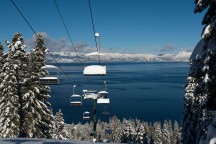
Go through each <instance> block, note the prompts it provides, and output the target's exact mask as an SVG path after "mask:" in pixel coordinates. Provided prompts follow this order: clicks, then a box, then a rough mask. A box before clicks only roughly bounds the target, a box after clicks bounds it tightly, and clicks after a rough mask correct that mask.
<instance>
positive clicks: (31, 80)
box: [0, 33, 54, 138]
mask: <svg viewBox="0 0 216 144" xmlns="http://www.w3.org/2000/svg"><path fill="white" fill-rule="evenodd" d="M6 44H7V47H8V48H9V53H8V55H6V56H7V57H6V59H5V61H4V65H3V69H2V73H1V75H0V79H1V85H0V91H1V96H0V105H1V106H3V108H2V109H1V110H0V118H1V119H0V121H1V122H2V123H1V125H2V126H1V128H0V133H1V136H2V137H17V136H19V137H39V138H51V137H52V135H53V133H52V132H53V126H54V116H53V114H52V111H51V110H50V109H49V103H47V101H46V100H47V98H49V97H50V96H49V94H48V92H50V89H49V87H47V86H41V85H40V83H39V76H38V74H40V73H43V71H42V72H40V71H38V70H40V69H41V65H43V64H44V53H45V50H44V49H43V48H44V46H43V39H42V38H41V37H38V41H37V46H36V48H35V50H34V52H32V54H31V61H30V60H29V58H30V56H29V55H28V54H27V53H26V52H25V48H26V46H25V44H24V40H23V37H22V34H21V33H15V35H14V37H13V39H12V42H11V43H10V42H8V41H7V42H6ZM38 47H39V48H38ZM40 47H42V48H40ZM40 56H41V57H42V58H41V57H40ZM38 57H39V58H38ZM38 59H41V61H39V60H38ZM37 60H38V61H37ZM33 61H34V62H33ZM35 63H36V64H35ZM9 129H10V130H9Z"/></svg>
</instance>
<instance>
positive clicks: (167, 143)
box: [161, 120, 171, 144]
mask: <svg viewBox="0 0 216 144" xmlns="http://www.w3.org/2000/svg"><path fill="white" fill-rule="evenodd" d="M161 139H162V143H163V144H171V133H170V129H169V124H168V122H167V121H166V120H165V121H164V124H163V129H162V137H161Z"/></svg>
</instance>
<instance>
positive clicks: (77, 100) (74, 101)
mask: <svg viewBox="0 0 216 144" xmlns="http://www.w3.org/2000/svg"><path fill="white" fill-rule="evenodd" d="M70 105H71V106H82V97H81V96H80V95H77V94H73V95H72V96H71V97H70Z"/></svg>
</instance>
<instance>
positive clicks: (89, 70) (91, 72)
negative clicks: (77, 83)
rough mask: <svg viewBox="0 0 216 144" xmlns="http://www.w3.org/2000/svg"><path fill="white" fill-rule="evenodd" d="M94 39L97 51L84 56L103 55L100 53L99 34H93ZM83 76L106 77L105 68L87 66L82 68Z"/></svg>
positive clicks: (101, 66)
mask: <svg viewBox="0 0 216 144" xmlns="http://www.w3.org/2000/svg"><path fill="white" fill-rule="evenodd" d="M95 37H96V39H97V40H98V45H97V51H96V52H92V53H89V54H86V56H98V58H99V56H102V55H103V54H101V53H100V39H99V38H100V34H99V33H95ZM83 75H84V76H103V75H106V66H103V65H89V66H86V67H84V70H83Z"/></svg>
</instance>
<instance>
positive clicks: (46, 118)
mask: <svg viewBox="0 0 216 144" xmlns="http://www.w3.org/2000/svg"><path fill="white" fill-rule="evenodd" d="M35 41H36V47H35V48H34V49H33V50H32V52H31V53H30V55H29V64H30V65H29V67H28V68H29V73H28V75H27V76H28V80H27V81H26V87H25V88H26V89H25V91H24V96H25V97H24V98H25V101H24V102H25V106H24V107H23V109H25V110H24V111H25V112H28V113H25V119H26V120H27V121H25V123H24V124H25V128H26V130H27V131H28V137H40V138H52V137H53V136H54V116H53V113H52V111H51V109H50V107H51V104H50V103H48V102H47V99H48V98H50V95H49V92H50V87H49V86H44V85H40V81H39V78H40V76H46V74H47V72H46V71H45V70H44V69H42V68H41V67H42V66H44V65H45V50H46V47H45V46H44V40H43V37H42V35H40V34H39V35H37V37H36V40H35ZM29 134H31V135H29Z"/></svg>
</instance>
